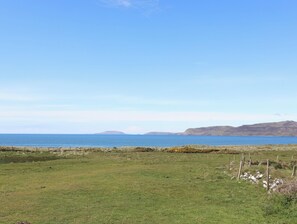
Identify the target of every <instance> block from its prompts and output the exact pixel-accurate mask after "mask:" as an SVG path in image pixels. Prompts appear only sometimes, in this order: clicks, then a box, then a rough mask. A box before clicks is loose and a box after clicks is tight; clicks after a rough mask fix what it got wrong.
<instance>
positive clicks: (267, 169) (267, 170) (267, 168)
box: [266, 159, 270, 191]
mask: <svg viewBox="0 0 297 224" xmlns="http://www.w3.org/2000/svg"><path fill="white" fill-rule="evenodd" d="M266 174H267V179H266V181H267V186H266V190H267V191H269V187H270V186H269V159H267V167H266Z"/></svg>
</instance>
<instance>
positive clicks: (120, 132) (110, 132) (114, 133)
mask: <svg viewBox="0 0 297 224" xmlns="http://www.w3.org/2000/svg"><path fill="white" fill-rule="evenodd" d="M125 134H126V133H124V132H122V131H104V132H100V133H96V135H125Z"/></svg>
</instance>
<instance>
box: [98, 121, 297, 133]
mask: <svg viewBox="0 0 297 224" xmlns="http://www.w3.org/2000/svg"><path fill="white" fill-rule="evenodd" d="M98 134H102V135H124V134H125V133H124V132H121V131H105V132H101V133H98ZM144 135H197V136H297V122H295V121H280V122H270V123H258V124H252V125H241V126H238V127H233V126H210V127H200V128H188V129H187V130H185V131H184V132H179V133H174V132H159V131H154V132H148V133H145V134H144Z"/></svg>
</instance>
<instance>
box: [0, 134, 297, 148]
mask: <svg viewBox="0 0 297 224" xmlns="http://www.w3.org/2000/svg"><path fill="white" fill-rule="evenodd" d="M190 144H200V145H264V144H297V137H262V136H261V137H259V136H257V137H255V136H248V137H242V136H240V137H239V136H238V137H237V136H235V137H234V136H178V135H95V134H0V145H2V146H33V147H37V146H38V147H120V146H159V147H168V146H179V145H190Z"/></svg>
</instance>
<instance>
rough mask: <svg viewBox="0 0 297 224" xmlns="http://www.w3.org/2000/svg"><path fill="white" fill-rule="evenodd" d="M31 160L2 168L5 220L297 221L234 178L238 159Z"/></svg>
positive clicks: (42, 223) (107, 156)
mask: <svg viewBox="0 0 297 224" xmlns="http://www.w3.org/2000/svg"><path fill="white" fill-rule="evenodd" d="M283 153H284V152H283ZM33 154H34V153H33ZM36 155H37V154H36ZM38 155H39V156H40V154H38ZM0 156H2V158H3V156H4V154H3V153H2V154H0ZM30 156H31V157H30V158H31V159H30V161H29V162H25V160H21V161H20V162H18V161H16V162H14V163H9V162H7V161H6V162H3V163H0V201H1V205H0V206H1V209H0V223H5V224H9V223H11V224H14V223H17V222H19V221H27V222H30V223H31V224H47V223H52V224H57V223H63V224H66V223H80V224H88V223H94V224H95V223H96V224H98V223H129V224H133V223H135V224H136V223H137V224H139V223H158V224H159V223H160V224H161V223H189V224H190V223H191V224H192V223H297V220H296V217H294V216H292V217H290V215H284V214H270V213H269V214H268V213H267V212H265V211H267V205H265V204H266V201H267V197H268V196H267V193H266V192H265V189H264V188H262V187H261V186H257V185H253V184H250V183H247V182H243V181H241V182H237V181H236V180H231V178H230V176H229V175H228V174H227V172H226V167H228V166H227V164H228V161H229V160H230V157H232V158H233V155H228V154H204V153H196V154H195V153H187V154H186V153H168V152H105V153H104V152H96V153H91V154H88V155H86V156H72V157H69V158H59V159H55V158H52V156H51V155H47V154H45V156H49V157H50V160H46V159H39V160H36V161H34V159H32V153H31V155H30ZM238 156H239V155H238ZM33 157H34V155H33Z"/></svg>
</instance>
